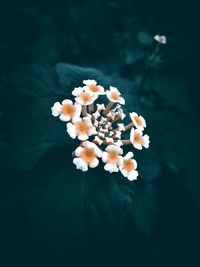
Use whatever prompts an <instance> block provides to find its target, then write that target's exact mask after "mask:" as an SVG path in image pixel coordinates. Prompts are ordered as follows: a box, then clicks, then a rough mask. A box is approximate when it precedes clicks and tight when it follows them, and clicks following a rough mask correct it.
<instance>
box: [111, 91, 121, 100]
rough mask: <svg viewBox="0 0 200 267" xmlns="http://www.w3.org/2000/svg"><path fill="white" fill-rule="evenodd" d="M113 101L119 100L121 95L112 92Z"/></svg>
mask: <svg viewBox="0 0 200 267" xmlns="http://www.w3.org/2000/svg"><path fill="white" fill-rule="evenodd" d="M110 96H111V99H113V100H119V98H120V97H119V94H118V93H116V92H112V93H111V95H110Z"/></svg>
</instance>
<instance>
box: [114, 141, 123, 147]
mask: <svg viewBox="0 0 200 267" xmlns="http://www.w3.org/2000/svg"><path fill="white" fill-rule="evenodd" d="M114 144H115V145H116V146H122V145H123V143H122V141H120V140H118V141H117V142H115V143H114Z"/></svg>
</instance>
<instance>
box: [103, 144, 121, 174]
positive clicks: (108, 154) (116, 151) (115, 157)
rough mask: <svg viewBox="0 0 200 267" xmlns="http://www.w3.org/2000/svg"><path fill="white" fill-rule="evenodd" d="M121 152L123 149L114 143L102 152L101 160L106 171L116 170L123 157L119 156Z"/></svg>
mask: <svg viewBox="0 0 200 267" xmlns="http://www.w3.org/2000/svg"><path fill="white" fill-rule="evenodd" d="M122 153H123V149H122V148H120V147H119V146H116V145H109V146H107V148H106V151H104V152H103V153H102V161H103V162H105V163H106V164H105V166H104V169H105V170H106V171H109V172H110V173H112V172H118V171H119V168H118V166H119V165H120V164H121V163H122V161H123V159H122V156H120V155H121V154H122Z"/></svg>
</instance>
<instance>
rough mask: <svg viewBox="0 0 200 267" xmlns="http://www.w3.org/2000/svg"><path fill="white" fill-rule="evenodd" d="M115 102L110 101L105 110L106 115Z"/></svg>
mask: <svg viewBox="0 0 200 267" xmlns="http://www.w3.org/2000/svg"><path fill="white" fill-rule="evenodd" d="M113 104H114V102H112V101H110V102H109V103H108V104H107V106H106V109H105V111H104V115H107V114H108V112H109V111H110V109H111V107H112V106H113Z"/></svg>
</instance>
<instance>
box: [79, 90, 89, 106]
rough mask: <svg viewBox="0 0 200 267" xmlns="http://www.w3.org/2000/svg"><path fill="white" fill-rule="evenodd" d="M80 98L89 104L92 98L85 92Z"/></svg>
mask: <svg viewBox="0 0 200 267" xmlns="http://www.w3.org/2000/svg"><path fill="white" fill-rule="evenodd" d="M80 98H81V99H82V100H83V102H84V103H87V102H88V101H90V99H91V96H90V95H89V94H88V93H86V92H83V93H82V94H81V95H80Z"/></svg>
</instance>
